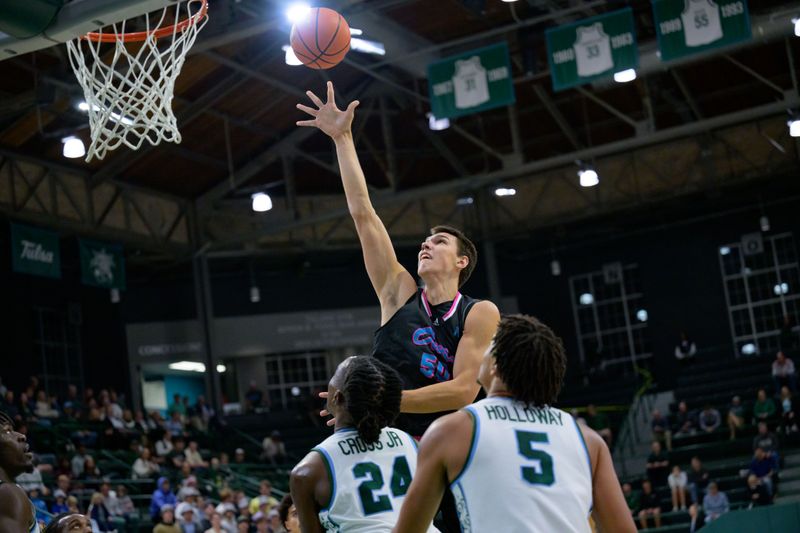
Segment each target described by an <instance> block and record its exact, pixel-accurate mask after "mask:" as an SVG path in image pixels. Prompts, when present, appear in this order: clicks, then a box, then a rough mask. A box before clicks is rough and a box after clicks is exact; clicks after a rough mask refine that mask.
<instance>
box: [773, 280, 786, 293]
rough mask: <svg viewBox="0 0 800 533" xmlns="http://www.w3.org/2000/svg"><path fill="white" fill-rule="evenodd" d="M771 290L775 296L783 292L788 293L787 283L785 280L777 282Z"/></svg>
mask: <svg viewBox="0 0 800 533" xmlns="http://www.w3.org/2000/svg"><path fill="white" fill-rule="evenodd" d="M772 292H774V293H775V296H781V295H783V294H789V284H788V283H786V282H783V283H777V284H776V285H775V286H774V287H773V288H772Z"/></svg>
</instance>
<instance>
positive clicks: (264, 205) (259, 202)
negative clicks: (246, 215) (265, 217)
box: [251, 192, 272, 213]
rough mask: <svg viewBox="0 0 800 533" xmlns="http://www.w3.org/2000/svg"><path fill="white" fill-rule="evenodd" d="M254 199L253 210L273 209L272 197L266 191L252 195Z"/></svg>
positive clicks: (258, 211) (259, 211)
mask: <svg viewBox="0 0 800 533" xmlns="http://www.w3.org/2000/svg"><path fill="white" fill-rule="evenodd" d="M251 198H252V199H253V211H255V212H256V213H263V212H265V211H269V210H270V209H272V198H270V197H269V194H267V193H265V192H257V193H255V194H253V196H251Z"/></svg>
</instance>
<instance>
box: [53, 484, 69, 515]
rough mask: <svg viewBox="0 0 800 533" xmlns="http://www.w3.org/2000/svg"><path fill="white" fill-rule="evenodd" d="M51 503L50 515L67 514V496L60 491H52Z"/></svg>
mask: <svg viewBox="0 0 800 533" xmlns="http://www.w3.org/2000/svg"><path fill="white" fill-rule="evenodd" d="M53 499H54V500H53V503H52V505H50V512H51V513H52V514H61V513H67V512H69V507H68V506H67V495H66V493H64V491H63V490H61V489H56V490H54V491H53Z"/></svg>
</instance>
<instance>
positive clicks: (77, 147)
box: [61, 136, 86, 159]
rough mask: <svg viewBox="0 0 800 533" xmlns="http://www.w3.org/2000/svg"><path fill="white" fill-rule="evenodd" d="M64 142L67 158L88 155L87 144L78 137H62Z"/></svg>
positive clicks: (64, 152)
mask: <svg viewBox="0 0 800 533" xmlns="http://www.w3.org/2000/svg"><path fill="white" fill-rule="evenodd" d="M61 142H62V143H64V149H63V152H62V153H63V154H64V157H66V158H67V159H77V158H79V157H83V156H85V155H86V146H84V144H83V141H82V140H80V139H79V138H78V137H75V136H70V137H65V138H63V139H61Z"/></svg>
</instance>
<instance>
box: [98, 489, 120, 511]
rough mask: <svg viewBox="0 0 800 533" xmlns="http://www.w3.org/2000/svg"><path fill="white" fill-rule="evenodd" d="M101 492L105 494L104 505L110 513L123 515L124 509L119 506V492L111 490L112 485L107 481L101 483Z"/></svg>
mask: <svg viewBox="0 0 800 533" xmlns="http://www.w3.org/2000/svg"><path fill="white" fill-rule="evenodd" d="M100 494H102V495H103V505H105V506H106V509H108V513H109V514H110V515H111V516H112V517H114V516H120V517H121V516H122V511H121V510H120V508H119V499H118V498H117V493H116V492H114V491H113V490H111V485H109V484H108V483H107V482H106V483H103V484H102V485H100Z"/></svg>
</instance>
